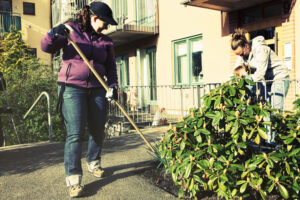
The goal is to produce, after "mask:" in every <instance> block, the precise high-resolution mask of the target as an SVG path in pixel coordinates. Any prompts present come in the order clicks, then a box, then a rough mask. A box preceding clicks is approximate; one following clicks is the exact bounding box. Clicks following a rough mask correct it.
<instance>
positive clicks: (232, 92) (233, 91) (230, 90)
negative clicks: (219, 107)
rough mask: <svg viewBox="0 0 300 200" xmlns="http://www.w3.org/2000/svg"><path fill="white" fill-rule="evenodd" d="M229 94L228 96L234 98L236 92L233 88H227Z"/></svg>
mask: <svg viewBox="0 0 300 200" xmlns="http://www.w3.org/2000/svg"><path fill="white" fill-rule="evenodd" d="M229 94H230V96H235V94H236V90H235V88H234V87H230V88H229ZM226 103H227V102H226Z"/></svg>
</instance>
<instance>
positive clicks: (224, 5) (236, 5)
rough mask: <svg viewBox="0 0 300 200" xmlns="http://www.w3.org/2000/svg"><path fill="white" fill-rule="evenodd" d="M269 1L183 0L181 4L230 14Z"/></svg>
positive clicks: (268, 0)
mask: <svg viewBox="0 0 300 200" xmlns="http://www.w3.org/2000/svg"><path fill="white" fill-rule="evenodd" d="M270 1H271V0H183V1H182V4H184V5H188V6H197V7H202V8H209V9H213V10H220V11H225V12H232V11H236V10H241V9H245V8H249V7H252V6H256V5H259V4H263V3H266V2H270Z"/></svg>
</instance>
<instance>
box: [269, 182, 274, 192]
mask: <svg viewBox="0 0 300 200" xmlns="http://www.w3.org/2000/svg"><path fill="white" fill-rule="evenodd" d="M274 186H275V182H273V183H272V185H271V186H270V187H269V188H268V193H271V192H272V191H273V189H274Z"/></svg>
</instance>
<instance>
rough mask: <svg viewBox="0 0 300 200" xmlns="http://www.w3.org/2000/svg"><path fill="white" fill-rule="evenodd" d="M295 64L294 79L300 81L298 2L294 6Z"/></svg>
mask: <svg viewBox="0 0 300 200" xmlns="http://www.w3.org/2000/svg"><path fill="white" fill-rule="evenodd" d="M295 62H296V70H295V71H296V79H300V1H299V0H298V1H296V4H295Z"/></svg>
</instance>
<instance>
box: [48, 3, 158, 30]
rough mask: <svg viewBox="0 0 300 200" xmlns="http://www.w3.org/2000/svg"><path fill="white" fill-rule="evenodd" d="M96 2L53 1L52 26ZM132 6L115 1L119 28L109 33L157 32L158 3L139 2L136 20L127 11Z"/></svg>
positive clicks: (114, 8) (113, 28) (114, 9)
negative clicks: (128, 31) (117, 31)
mask: <svg viewBox="0 0 300 200" xmlns="http://www.w3.org/2000/svg"><path fill="white" fill-rule="evenodd" d="M93 1H95V0H55V1H52V5H51V6H52V23H53V24H52V25H53V26H56V25H58V24H60V23H64V22H65V21H67V20H68V19H70V18H74V17H75V15H76V13H77V12H78V11H79V10H80V9H81V8H82V7H83V6H84V5H88V4H90V3H91V2H93ZM128 6H130V5H129V4H128V3H127V1H124V2H123V1H121V3H120V2H119V1H115V2H114V7H113V12H114V18H115V19H116V20H117V22H118V26H116V27H114V26H112V27H111V28H110V29H109V30H108V32H113V31H115V29H118V30H119V29H137V30H144V31H147V32H149V31H151V32H154V33H156V32H157V30H158V29H157V25H156V6H157V5H156V1H154V0H153V1H149V0H139V1H137V2H136V4H135V9H134V12H135V13H134V15H133V16H132V17H134V18H130V19H129V18H128V15H127V9H128Z"/></svg>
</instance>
